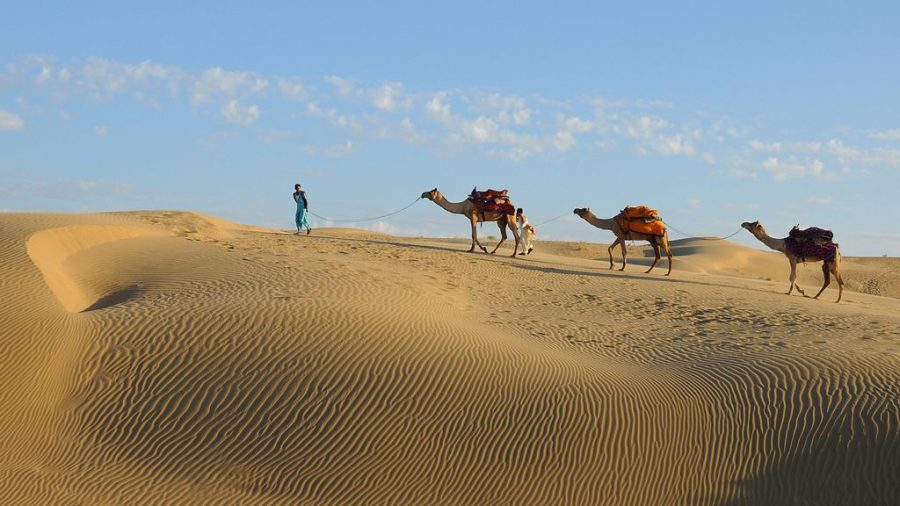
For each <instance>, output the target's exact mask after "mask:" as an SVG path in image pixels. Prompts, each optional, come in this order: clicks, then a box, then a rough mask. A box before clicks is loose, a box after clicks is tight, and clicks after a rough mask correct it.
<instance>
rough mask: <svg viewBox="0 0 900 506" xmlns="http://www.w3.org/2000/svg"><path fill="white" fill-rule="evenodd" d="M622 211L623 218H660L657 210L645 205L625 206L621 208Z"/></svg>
mask: <svg viewBox="0 0 900 506" xmlns="http://www.w3.org/2000/svg"><path fill="white" fill-rule="evenodd" d="M622 213H623V214H624V215H625V218H628V219H629V220H640V219H653V220H658V219H660V218H659V211H657V210H656V209H653V208H651V207H647V206H634V207H626V208H625V209H623V210H622Z"/></svg>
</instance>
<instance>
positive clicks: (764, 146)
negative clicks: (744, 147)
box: [747, 139, 784, 153]
mask: <svg viewBox="0 0 900 506" xmlns="http://www.w3.org/2000/svg"><path fill="white" fill-rule="evenodd" d="M747 144H748V145H749V146H750V149H752V150H753V151H768V152H772V153H781V152H782V151H784V145H783V144H781V143H780V142H771V143H765V142H762V141H760V140H758V139H753V140H751V141H750V142H748V143H747Z"/></svg>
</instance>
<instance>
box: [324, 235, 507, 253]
mask: <svg viewBox="0 0 900 506" xmlns="http://www.w3.org/2000/svg"><path fill="white" fill-rule="evenodd" d="M316 238H317V239H329V240H334V241H344V242H357V243H365V244H382V245H387V246H395V247H398V248H410V249H422V250H430V251H446V252H450V253H469V250H467V249H460V248H454V247H452V246H436V245H432V244H415V243H408V242H397V241H389V240H379V239H354V238H348V237H336V236H328V235H319V236H316ZM459 244H460V245H461V246H463V247H464V245H465V244H468V243H464V242H460V243H459ZM476 254H477V255H481V256H484V257H503V256H504V255H503V254H501V253H499V252H498V253H497V254H496V255H489V254H485V253H482V252H480V251H477V250H476V252H475V253H473V255H476Z"/></svg>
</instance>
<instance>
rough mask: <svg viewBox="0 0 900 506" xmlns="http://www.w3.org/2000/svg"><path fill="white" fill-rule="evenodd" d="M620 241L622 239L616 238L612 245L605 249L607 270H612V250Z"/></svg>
mask: <svg viewBox="0 0 900 506" xmlns="http://www.w3.org/2000/svg"><path fill="white" fill-rule="evenodd" d="M621 240H622V238H620V237H616V240H615V241H613V243H612V244H610V245H609V248H607V249H606V252H607V253H609V270H612V268H613V259H612V250H613V248H615V247H616V244H619V241H621Z"/></svg>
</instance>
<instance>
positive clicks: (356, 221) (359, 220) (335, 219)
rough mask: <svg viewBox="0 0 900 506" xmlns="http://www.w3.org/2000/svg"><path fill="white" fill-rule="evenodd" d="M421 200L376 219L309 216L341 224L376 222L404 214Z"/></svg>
mask: <svg viewBox="0 0 900 506" xmlns="http://www.w3.org/2000/svg"><path fill="white" fill-rule="evenodd" d="M420 200H422V197H418V198H416V200H413V201H412V202H410V203H409V205H407V206H406V207H404V208H403V209H398V210H396V211H394V212H391V213H387V214H382V215H381V216H375V217H374V218H359V219H353V220H339V219H337V218H326V217H325V216H320V215H318V214H316V213H314V212H312V211H310V212H309V214H311V215H313V216H315V217H316V218H319V219H321V220H325V221H331V222H341V223H360V222H363V221H375V220H380V219H381V218H387V217H388V216H393V215H395V214H400V213H402V212H403V211H406V210H407V209H409V208H410V207H412V206H414V205H415V204H416V202H418V201H420Z"/></svg>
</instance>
